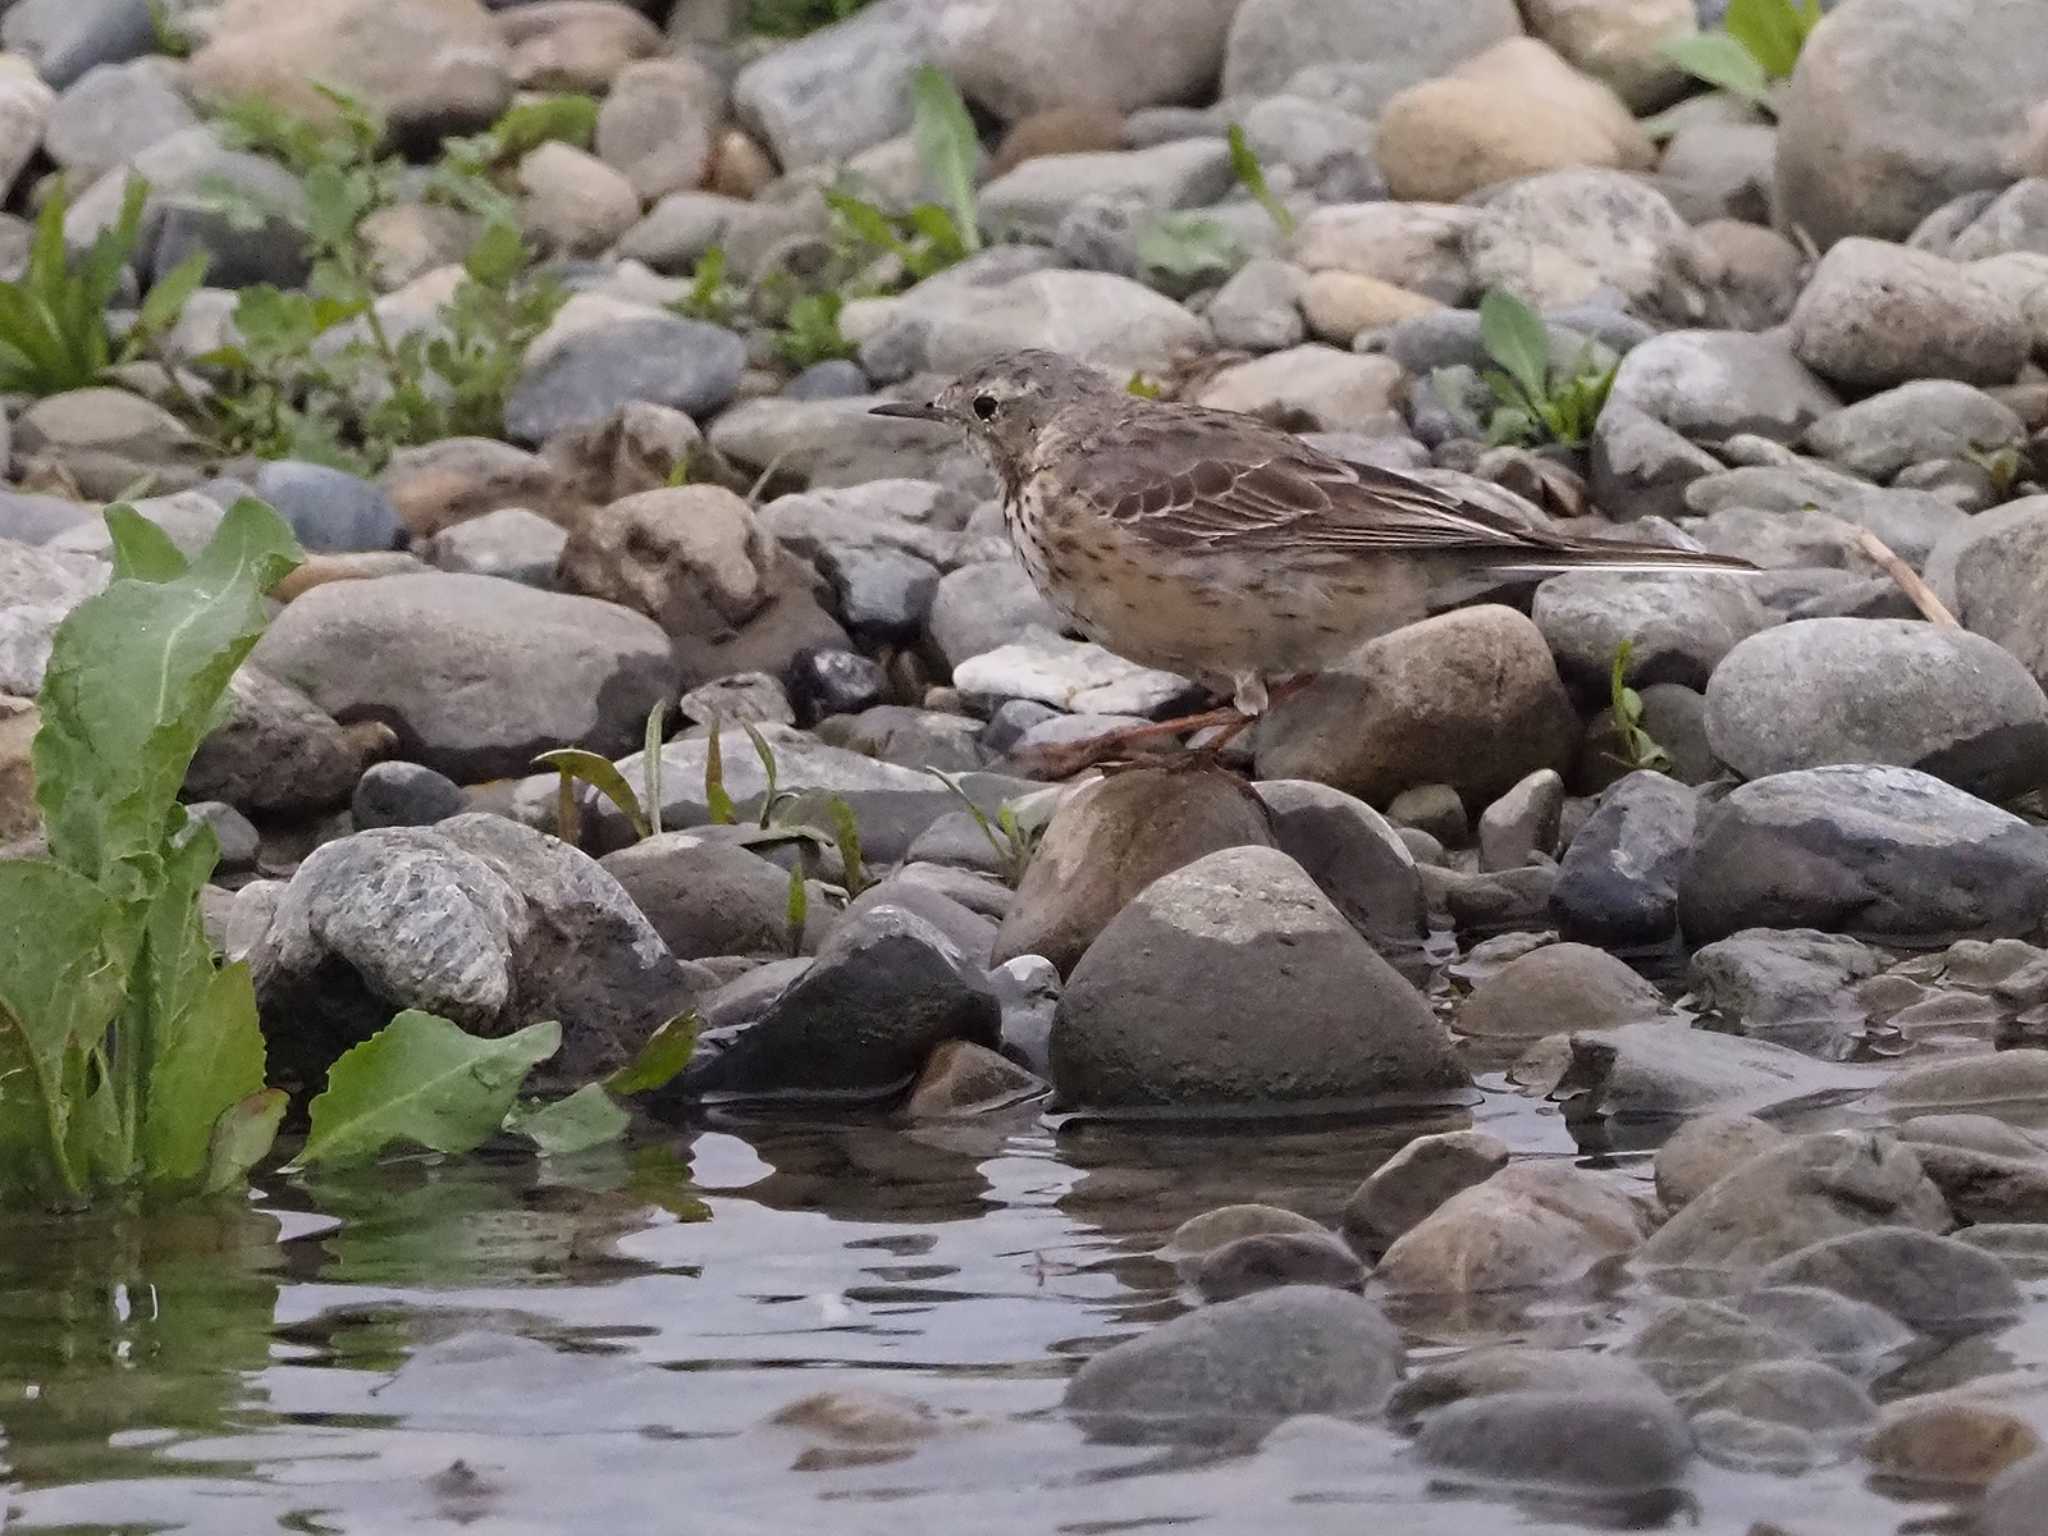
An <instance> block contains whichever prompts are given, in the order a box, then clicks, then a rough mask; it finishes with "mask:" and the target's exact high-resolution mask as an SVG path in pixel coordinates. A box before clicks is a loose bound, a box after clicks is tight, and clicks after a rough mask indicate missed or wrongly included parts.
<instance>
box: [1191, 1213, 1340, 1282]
mask: <svg viewBox="0 0 2048 1536" xmlns="http://www.w3.org/2000/svg"><path fill="white" fill-rule="evenodd" d="M1282 1235H1286V1236H1294V1237H1304V1236H1307V1237H1314V1236H1318V1235H1320V1236H1328V1235H1329V1228H1327V1227H1325V1226H1324V1225H1323V1224H1322V1223H1321V1222H1319V1221H1311V1220H1309V1219H1308V1217H1306V1216H1300V1215H1297V1214H1296V1213H1295V1212H1293V1211H1285V1210H1282V1209H1281V1208H1280V1207H1279V1206H1277V1205H1220V1206H1218V1207H1217V1208H1216V1209H1215V1210H1213V1211H1204V1212H1203V1213H1202V1214H1201V1215H1199V1216H1190V1217H1189V1218H1188V1219H1187V1220H1186V1221H1184V1222H1182V1223H1181V1224H1180V1225H1179V1226H1178V1227H1175V1228H1174V1229H1173V1236H1171V1237H1169V1238H1168V1239H1167V1240H1166V1246H1165V1247H1163V1248H1161V1249H1160V1250H1159V1257H1160V1258H1162V1259H1168V1260H1171V1261H1172V1262H1173V1263H1174V1265H1175V1266H1176V1267H1177V1268H1179V1269H1180V1271H1181V1272H1182V1273H1183V1274H1192V1273H1193V1272H1194V1270H1195V1268H1196V1267H1197V1266H1198V1265H1199V1264H1200V1263H1201V1261H1202V1260H1203V1259H1204V1258H1206V1257H1207V1256H1208V1255H1209V1254H1211V1253H1214V1252H1215V1251H1216V1250H1217V1249H1219V1248H1222V1247H1224V1246H1225V1245H1227V1244H1230V1243H1235V1242H1238V1241H1240V1240H1242V1239H1244V1238H1247V1237H1270V1236H1282Z"/></svg>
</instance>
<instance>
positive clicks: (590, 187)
mask: <svg viewBox="0 0 2048 1536" xmlns="http://www.w3.org/2000/svg"><path fill="white" fill-rule="evenodd" d="M519 190H520V191H521V192H522V193H523V194H524V195H525V201H524V204H523V206H522V207H521V210H520V215H521V223H522V224H523V225H524V227H525V229H526V233H527V234H528V235H529V236H530V237H532V238H533V239H534V240H535V241H536V242H538V243H539V245H540V246H541V247H542V249H544V250H546V251H550V252H553V253H555V254H558V255H567V256H594V255H596V254H597V253H598V252H599V251H602V250H603V249H605V247H607V246H609V245H611V244H612V243H613V242H614V241H615V240H617V239H618V238H619V236H621V235H623V234H624V233H625V232H626V231H627V230H629V229H631V228H632V227H633V225H634V224H635V223H636V222H638V220H639V218H640V196H639V194H638V193H637V192H635V191H634V190H633V183H632V182H630V181H628V180H627V179H626V177H625V176H624V175H623V174H622V173H621V172H619V171H616V170H614V169H613V168H612V167H611V166H609V165H606V164H605V163H604V161H602V160H600V159H598V158H597V157H596V156H595V155H592V154H589V153H586V152H585V151H583V150H580V149H575V148H572V147H571V146H570V145H567V144H564V143H561V142H560V141H558V140H551V141H550V142H548V143H546V144H543V145H541V146H540V147H539V148H538V149H536V150H534V151H533V152H532V153H531V154H529V155H527V156H526V158H525V159H523V160H521V161H520V162H519Z"/></svg>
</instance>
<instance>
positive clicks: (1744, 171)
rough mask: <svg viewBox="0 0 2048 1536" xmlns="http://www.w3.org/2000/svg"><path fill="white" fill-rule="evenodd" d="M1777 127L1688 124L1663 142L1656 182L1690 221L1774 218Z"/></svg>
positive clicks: (1756, 221)
mask: <svg viewBox="0 0 2048 1536" xmlns="http://www.w3.org/2000/svg"><path fill="white" fill-rule="evenodd" d="M1777 159H1778V131H1777V129H1776V128H1774V127H1772V126H1771V125H1770V124H1768V123H1714V122H1696V123H1688V124H1687V125H1685V126H1684V127H1682V128H1680V129H1679V130H1678V132H1676V133H1674V134H1673V135H1672V136H1671V138H1670V141H1669V142H1668V143H1667V144H1666V145H1665V148H1664V158H1663V160H1662V161H1661V162H1660V163H1659V164H1658V167H1657V180H1658V184H1659V185H1660V186H1661V187H1662V188H1663V189H1664V194H1665V196H1667V197H1669V198H1670V199H1671V201H1672V204H1673V205H1674V206H1675V207H1676V208H1677V209H1678V211H1679V212H1680V213H1682V214H1684V215H1685V217H1686V220H1687V221H1688V222H1689V223H1692V224H1703V223H1705V222H1706V221H1707V220H1709V219H1722V218H1726V219H1744V220H1747V221H1749V222H1751V223H1754V224H1769V223H1770V222H1771V195H1772V191H1773V183H1774V182H1775V181H1776V179H1777V174H1776V173H1777Z"/></svg>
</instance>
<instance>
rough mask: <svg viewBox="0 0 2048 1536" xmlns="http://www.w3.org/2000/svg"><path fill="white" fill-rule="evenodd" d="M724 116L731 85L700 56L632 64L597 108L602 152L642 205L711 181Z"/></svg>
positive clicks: (604, 158)
mask: <svg viewBox="0 0 2048 1536" xmlns="http://www.w3.org/2000/svg"><path fill="white" fill-rule="evenodd" d="M515 14H516V13H515ZM724 113H725V87H724V86H723V85H722V84H721V83H720V82H719V79H718V77H717V76H716V75H714V74H712V73H711V71H710V70H708V69H706V68H705V67H704V66H703V65H702V64H699V63H698V62H697V61H696V60H695V59H693V58H690V57H688V56H687V55H682V54H678V55H677V56H676V57H674V58H668V59H647V60H644V61H642V62H641V63H638V64H632V65H629V66H627V68H626V69H625V70H623V71H622V72H621V73H620V75H619V78H618V79H617V80H616V81H614V82H613V84H612V89H611V94H610V95H608V96H607V97H605V101H604V106H603V107H602V108H601V109H599V111H598V114H597V153H598V157H599V158H600V159H602V160H603V161H604V162H605V164H607V165H610V166H613V167H615V168H616V169H618V170H619V171H621V172H623V173H624V174H625V177H626V179H627V180H628V181H630V182H631V183H632V184H633V190H634V191H635V192H637V193H638V194H639V195H640V198H641V200H642V201H643V202H649V203H651V202H654V201H655V200H656V199H657V198H661V197H665V196H667V195H668V194H669V193H671V192H688V191H692V190H694V189H695V188H698V187H701V186H703V185H704V183H705V181H706V180H707V179H708V178H709V175H710V171H711V158H712V136H713V135H714V134H715V133H716V132H717V130H718V120H719V118H720V117H722V116H723V115H724Z"/></svg>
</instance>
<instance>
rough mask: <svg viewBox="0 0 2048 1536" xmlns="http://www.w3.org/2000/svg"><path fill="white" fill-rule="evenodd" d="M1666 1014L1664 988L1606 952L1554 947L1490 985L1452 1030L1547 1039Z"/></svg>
mask: <svg viewBox="0 0 2048 1536" xmlns="http://www.w3.org/2000/svg"><path fill="white" fill-rule="evenodd" d="M1664 1011H1665V1005H1664V999H1663V997H1662V996H1661V995H1660V994H1659V993H1658V991H1657V989H1656V988H1655V987H1653V986H1651V985H1650V984H1649V983H1648V982H1647V981H1645V980H1643V978H1642V977H1640V976H1638V975H1637V974H1636V973H1635V972H1634V971H1632V970H1630V969H1629V968H1628V967H1627V966H1626V965H1624V964H1623V963H1622V962H1621V961H1619V960H1617V959H1615V958H1614V956H1612V955H1610V954H1608V953H1607V952H1606V951H1605V950H1599V949H1594V948H1591V947H1590V946H1588V945H1585V944H1546V945H1544V947H1543V948H1541V949H1539V950H1535V951H1533V952H1532V953H1530V954H1526V955H1523V956H1522V957H1520V958H1519V959H1516V960H1510V961H1509V962H1508V963H1507V964H1506V965H1504V966H1502V967H1501V968H1500V970H1499V971H1498V972H1497V973H1496V974H1495V975H1493V976H1491V977H1489V978H1488V979H1487V980H1486V981H1484V982H1482V983H1481V984H1480V985H1479V987H1478V989H1477V990H1476V991H1474V992H1473V994H1472V995H1471V996H1470V997H1468V998H1467V999H1465V1004H1464V1006H1463V1007H1462V1008H1460V1009H1459V1010H1458V1012H1457V1015H1456V1017H1455V1018H1454V1019H1453V1021H1452V1027H1453V1028H1454V1029H1456V1030H1457V1031H1458V1033H1459V1034H1462V1035H1482V1036H1485V1037H1487V1038H1489V1039H1495V1040H1540V1039H1542V1038H1543V1037H1544V1036H1546V1035H1561V1034H1566V1033H1569V1032H1571V1031H1573V1030H1582V1029H1614V1028H1616V1027H1617V1026H1619V1025H1622V1024H1637V1023H1641V1022H1642V1021H1643V1020H1645V1019H1654V1018H1656V1017H1658V1016H1659V1015H1660V1014H1662V1013H1663V1012H1664Z"/></svg>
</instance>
